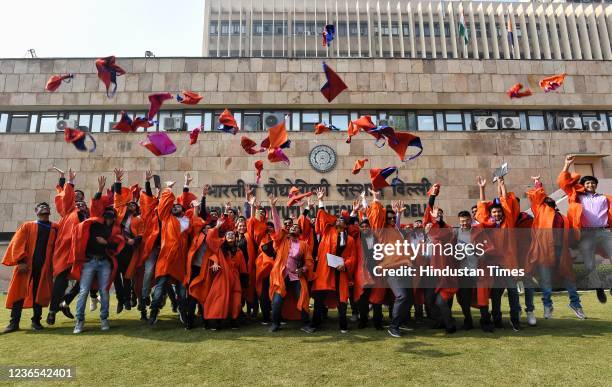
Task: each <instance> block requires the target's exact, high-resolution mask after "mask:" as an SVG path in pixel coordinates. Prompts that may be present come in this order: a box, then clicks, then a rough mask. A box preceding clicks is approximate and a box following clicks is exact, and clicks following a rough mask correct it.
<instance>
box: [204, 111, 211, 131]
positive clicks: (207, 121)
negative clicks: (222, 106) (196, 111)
mask: <svg viewBox="0 0 612 387" xmlns="http://www.w3.org/2000/svg"><path fill="white" fill-rule="evenodd" d="M211 127H212V113H211V112H206V113H204V130H205V131H210V129H211Z"/></svg>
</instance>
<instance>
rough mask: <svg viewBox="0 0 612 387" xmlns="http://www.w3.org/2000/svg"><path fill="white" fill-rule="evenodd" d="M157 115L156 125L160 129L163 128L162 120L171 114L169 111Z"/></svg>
mask: <svg viewBox="0 0 612 387" xmlns="http://www.w3.org/2000/svg"><path fill="white" fill-rule="evenodd" d="M158 116H159V119H158V120H157V121H158V122H159V123H158V127H159V130H160V131H161V130H164V120H165V119H166V118H170V117H172V116H171V115H170V112H160V113H159V115H158ZM217 117H218V116H217Z"/></svg>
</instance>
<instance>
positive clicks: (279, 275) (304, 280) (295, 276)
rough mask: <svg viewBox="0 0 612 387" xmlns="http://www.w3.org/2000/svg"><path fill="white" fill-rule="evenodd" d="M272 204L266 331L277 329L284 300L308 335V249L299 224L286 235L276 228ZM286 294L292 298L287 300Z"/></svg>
mask: <svg viewBox="0 0 612 387" xmlns="http://www.w3.org/2000/svg"><path fill="white" fill-rule="evenodd" d="M276 202H277V198H272V199H271V200H270V204H271V206H272V222H273V223H274V231H275V233H274V234H273V236H272V239H273V244H274V251H275V252H276V257H275V259H274V265H273V267H272V270H271V272H270V288H269V296H270V299H271V300H272V325H271V326H270V329H269V331H270V332H276V331H278V330H279V329H280V324H281V311H282V308H283V303H284V302H286V299H290V300H292V301H293V304H294V305H295V309H297V310H298V311H299V312H300V314H301V320H302V331H304V332H306V333H312V332H314V330H313V329H312V328H311V327H310V326H309V315H308V309H309V303H310V295H309V293H308V280H309V279H310V278H312V275H313V273H312V270H313V267H314V264H313V260H312V252H311V247H310V245H309V243H308V241H307V240H304V239H301V238H300V237H301V235H302V228H301V227H300V225H299V224H292V225H291V226H290V227H289V231H287V230H285V229H284V228H281V227H280V218H279V216H278V211H277V210H276ZM290 292H291V296H292V297H288V295H289V294H290ZM292 306H293V305H292Z"/></svg>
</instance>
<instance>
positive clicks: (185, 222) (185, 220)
mask: <svg viewBox="0 0 612 387" xmlns="http://www.w3.org/2000/svg"><path fill="white" fill-rule="evenodd" d="M178 221H179V223H180V225H181V232H183V231H185V230H187V229H188V228H189V218H188V217H186V216H183V217H182V218H178Z"/></svg>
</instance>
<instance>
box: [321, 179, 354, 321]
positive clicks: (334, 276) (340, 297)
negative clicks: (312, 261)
mask: <svg viewBox="0 0 612 387" xmlns="http://www.w3.org/2000/svg"><path fill="white" fill-rule="evenodd" d="M316 194H317V199H318V201H319V210H318V212H317V219H316V223H315V232H316V233H317V234H318V235H319V236H320V240H319V246H318V250H317V261H318V263H317V267H316V269H315V278H314V281H313V284H312V293H313V298H314V300H315V304H314V312H313V316H312V323H311V328H313V329H316V328H318V327H319V326H320V325H321V322H322V320H323V314H324V313H325V305H326V302H327V301H329V302H331V303H332V304H335V306H337V308H338V315H339V325H340V332H341V333H346V332H348V320H347V318H346V309H347V302H348V298H349V276H350V275H352V271H353V264H354V262H355V261H356V248H355V240H354V239H353V237H351V236H350V235H348V232H347V224H346V221H345V219H344V218H342V217H335V216H333V215H330V214H328V213H327V212H326V211H325V206H324V204H323V197H324V196H325V190H324V189H322V188H320V189H318V190H317V191H316ZM327 254H333V255H335V256H339V257H341V258H343V260H344V264H340V265H339V266H338V267H335V268H334V267H330V266H329V265H328V261H327Z"/></svg>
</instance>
